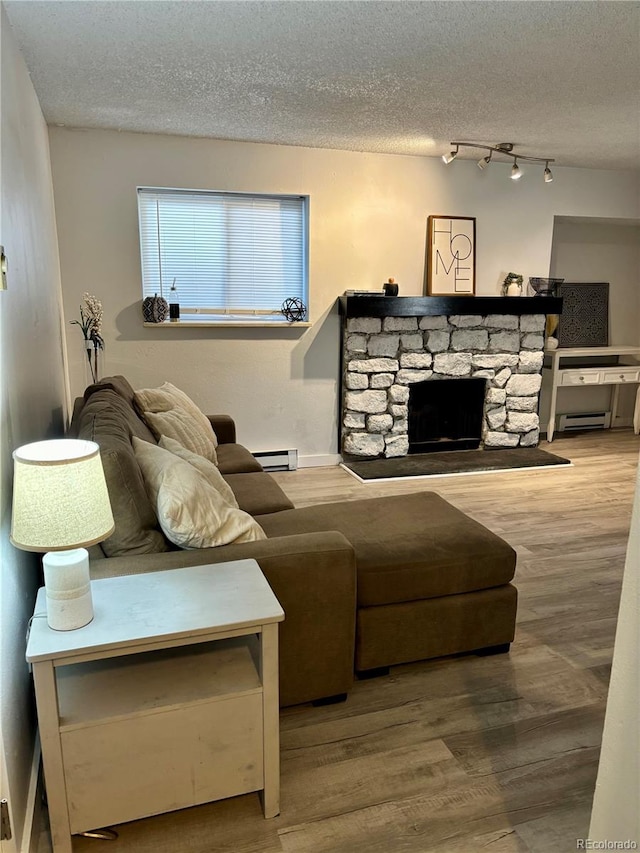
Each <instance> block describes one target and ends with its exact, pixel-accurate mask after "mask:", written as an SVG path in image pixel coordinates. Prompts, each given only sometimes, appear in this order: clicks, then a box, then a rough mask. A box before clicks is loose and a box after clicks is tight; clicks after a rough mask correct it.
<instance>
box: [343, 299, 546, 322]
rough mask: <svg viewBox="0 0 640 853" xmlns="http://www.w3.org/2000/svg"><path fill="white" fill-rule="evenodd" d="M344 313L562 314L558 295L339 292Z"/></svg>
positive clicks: (364, 315)
mask: <svg viewBox="0 0 640 853" xmlns="http://www.w3.org/2000/svg"><path fill="white" fill-rule="evenodd" d="M339 303H340V313H341V314H342V316H343V317H423V316H427V315H431V316H435V315H439V316H448V315H451V314H481V315H485V316H486V315H487V314H561V313H562V297H560V296H384V295H382V294H381V295H380V296H340V297H339Z"/></svg>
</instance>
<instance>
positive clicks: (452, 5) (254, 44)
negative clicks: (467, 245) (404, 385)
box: [4, 0, 640, 169]
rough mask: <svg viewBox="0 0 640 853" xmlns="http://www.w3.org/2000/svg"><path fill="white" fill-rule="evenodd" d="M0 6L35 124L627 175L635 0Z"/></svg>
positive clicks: (632, 136) (9, 0) (635, 111)
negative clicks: (534, 161)
mask: <svg viewBox="0 0 640 853" xmlns="http://www.w3.org/2000/svg"><path fill="white" fill-rule="evenodd" d="M4 5H5V8H6V10H7V14H8V16H9V20H10V22H11V25H12V27H13V29H14V32H15V35H16V38H17V40H18V43H19V44H20V46H21V49H22V52H23V55H24V57H25V60H26V63H27V66H28V68H29V70H30V73H31V76H32V79H33V83H34V85H35V88H36V91H37V93H38V97H39V99H40V103H41V104H42V108H43V111H44V114H45V117H46V119H47V121H48V122H49V123H50V124H61V125H67V126H73V127H93V128H112V129H119V130H131V131H142V132H151V133H173V134H182V135H188V136H206V137H215V138H219V139H236V140H248V141H256V142H272V143H281V144H287V145H305V146H313V147H319V148H341V149H348V150H355V151H373V152H386V153H393V154H424V155H428V156H436V155H439V154H442V153H444V152H445V151H448V150H449V148H450V146H449V142H450V141H452V140H465V141H476V142H477V141H483V142H487V143H491V144H495V143H498V142H505V141H508V142H514V143H515V145H516V151H520V152H521V153H522V154H530V155H534V156H545V157H553V158H555V159H556V161H557V165H561V166H584V167H589V168H615V169H637V168H640V2H636V0H624V2H615V0H610V2H589V0H587V2H583V0H551V2H546V0H545V1H544V2H528V1H527V0H515V1H514V2H512V0H498V2H490V1H489V0H472V2H467V0H447V2H437V0H430V2H413V0H400V2H377V0H364V2H360V0H330V2H325V0H312V2H298V0H284V2H280V0H277V1H276V0H270V2H254V0H235V2H228V0H223V2H218V0H180V2H167V0H117V2H104V0H46V2H41V0H6V2H5V3H4ZM460 156H461V157H470V158H474V159H478V157H479V154H478V152H474V151H461V154H460Z"/></svg>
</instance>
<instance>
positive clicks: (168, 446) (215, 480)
mask: <svg viewBox="0 0 640 853" xmlns="http://www.w3.org/2000/svg"><path fill="white" fill-rule="evenodd" d="M158 444H159V445H160V447H163V448H164V449H165V450H169V451H170V452H171V453H174V454H175V455H176V456H179V457H180V459H184V461H185V462H188V463H189V464H190V465H193V467H194V468H197V470H198V471H200V473H201V474H202V475H203V476H205V477H206V478H207V481H208V482H209V483H210V484H211V485H212V486H213V488H214V489H215V490H216V491H218V492H220V494H221V495H222V497H223V498H224V499H225V501H226V502H227V503H228V504H230V505H231V506H232V507H235V508H236V509H238V501H237V500H236V496H235V495H234V494H233V490H232V489H231V486H230V485H229V483H227V481H226V480H225V478H224V477H223V476H222V474H221V473H220V471H219V470H218V469H217V468H216V466H215V465H214V464H213V462H210V461H209V460H208V459H205V458H204V456H200V454H198V453H193V452H192V451H191V450H188V449H187V448H186V447H183V446H182V445H181V444H180V442H179V441H176V440H175V438H169V436H167V435H163V436H161V437H160V441H159V442H158Z"/></svg>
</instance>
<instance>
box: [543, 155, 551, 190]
mask: <svg viewBox="0 0 640 853" xmlns="http://www.w3.org/2000/svg"><path fill="white" fill-rule="evenodd" d="M552 180H553V173H552V172H551V169H550V168H549V161H548V160H547V162H546V164H545V168H544V182H545V184H550V183H551V181H552Z"/></svg>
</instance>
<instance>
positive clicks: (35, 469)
mask: <svg viewBox="0 0 640 853" xmlns="http://www.w3.org/2000/svg"><path fill="white" fill-rule="evenodd" d="M13 459H14V481H13V515H12V519H11V542H12V543H13V544H14V545H15V546H16V547H17V548H22V549H23V550H24V551H40V552H44V551H66V550H69V549H72V548H80V547H84V546H88V545H95V543H96V542H102V540H103V539H106V538H107V536H110V535H111V533H113V530H114V523H113V515H112V513H111V504H110V503H109V494H108V492H107V484H106V482H105V479H104V471H103V470H102V460H101V459H100V448H99V447H98V445H97V444H96V443H95V442H93V441H82V440H79V439H71V438H61V439H54V440H51V441H37V442H35V443H34V444H25V445H24V447H20V448H18V450H16V451H14V454H13Z"/></svg>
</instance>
